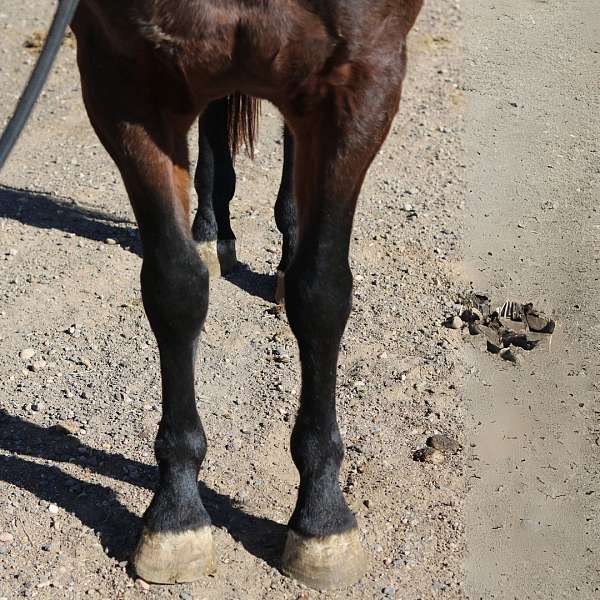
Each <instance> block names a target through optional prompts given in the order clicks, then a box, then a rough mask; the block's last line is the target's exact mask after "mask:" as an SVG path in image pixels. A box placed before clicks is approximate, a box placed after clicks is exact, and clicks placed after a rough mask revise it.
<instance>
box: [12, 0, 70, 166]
mask: <svg viewBox="0 0 600 600" xmlns="http://www.w3.org/2000/svg"><path fill="white" fill-rule="evenodd" d="M78 4H79V0H59V1H58V7H57V9H56V14H55V15H54V19H53V21H52V25H51V26H50V31H48V37H47V38H46V42H45V43H44V47H43V48H42V52H41V54H40V57H39V58H38V61H37V63H36V64H35V67H34V68H33V72H32V73H31V77H30V78H29V81H28V82H27V86H26V87H25V90H24V91H23V94H21V98H19V103H18V104H17V108H16V109H15V114H14V115H13V116H12V119H11V120H10V121H9V122H8V125H7V126H6V129H5V130H4V133H3V134H2V137H1V138H0V170H2V167H3V166H4V163H5V162H6V159H7V158H8V155H9V154H10V152H11V150H12V149H13V146H14V145H15V142H16V141H17V140H18V139H19V136H20V135H21V132H22V131H23V128H24V127H25V123H27V119H28V118H29V115H30V114H31V110H32V108H33V106H34V104H35V102H36V100H37V99H38V97H39V95H40V92H41V91H42V88H43V87H44V83H46V79H47V78H48V73H49V72H50V68H51V67H52V64H53V63H54V59H55V58H56V54H57V52H58V49H59V48H60V45H61V44H62V41H63V38H64V36H65V31H66V30H67V27H68V26H69V23H71V20H72V19H73V15H74V14H75V10H76V9H77V5H78Z"/></svg>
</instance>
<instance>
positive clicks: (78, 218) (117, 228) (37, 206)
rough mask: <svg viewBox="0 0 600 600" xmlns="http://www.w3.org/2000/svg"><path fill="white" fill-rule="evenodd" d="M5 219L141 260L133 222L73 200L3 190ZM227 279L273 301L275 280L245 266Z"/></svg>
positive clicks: (1, 212) (0, 200) (0, 189)
mask: <svg viewBox="0 0 600 600" xmlns="http://www.w3.org/2000/svg"><path fill="white" fill-rule="evenodd" d="M2 217H4V218H7V219H12V220H14V221H19V222H20V223H23V224H25V225H30V226H32V227H37V228H38V229H58V230H62V231H64V232H65V233H69V234H73V235H77V236H79V237H83V238H87V239H89V240H93V241H95V242H105V241H106V240H107V239H113V240H115V242H116V243H117V244H119V245H120V246H122V247H123V248H125V249H126V250H129V251H130V252H133V253H134V254H136V255H137V256H140V257H141V256H142V244H141V241H140V238H139V234H138V230H137V227H136V225H135V223H134V222H133V221H131V220H129V219H125V218H120V217H115V216H114V215H110V214H107V213H105V212H102V211H100V210H97V209H95V208H92V207H89V206H83V205H81V204H77V203H76V202H74V201H73V200H68V199H64V198H57V197H55V196H51V195H48V194H43V193H37V192H31V191H28V190H21V189H18V188H10V187H4V186H0V218H2ZM226 279H227V280H228V281H230V282H231V283H232V284H233V285H235V286H237V287H239V288H240V289H242V290H244V291H245V292H246V293H248V294H250V295H252V296H257V297H259V298H261V299H262V300H266V301H267V302H271V301H272V300H273V297H274V290H275V280H274V278H273V277H271V276H270V275H266V274H263V273H257V272H255V271H253V270H252V269H250V268H249V267H248V265H246V264H243V263H240V265H239V267H238V268H237V269H236V270H235V271H233V272H232V273H230V274H229V275H227V277H226Z"/></svg>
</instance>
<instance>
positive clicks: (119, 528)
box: [0, 410, 286, 568]
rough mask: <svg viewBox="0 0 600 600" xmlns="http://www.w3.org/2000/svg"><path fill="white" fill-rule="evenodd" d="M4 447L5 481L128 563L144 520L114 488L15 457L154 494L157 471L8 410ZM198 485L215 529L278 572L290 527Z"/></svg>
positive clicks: (0, 436) (0, 460) (1, 473)
mask: <svg viewBox="0 0 600 600" xmlns="http://www.w3.org/2000/svg"><path fill="white" fill-rule="evenodd" d="M0 448H2V449H3V450H5V451H7V452H10V453H11V454H12V456H6V455H0V479H1V480H3V481H5V482H7V483H9V484H12V485H15V486H17V487H19V488H21V489H25V490H28V491H29V492H31V493H32V494H35V495H36V496H37V497H38V498H41V499H43V500H46V501H48V502H50V503H53V504H56V505H58V506H61V507H63V508H64V509H65V510H66V511H67V512H69V513H71V514H73V515H75V516H76V517H77V518H78V519H79V520H80V521H81V522H82V523H84V524H85V525H87V526H88V527H90V528H91V529H92V530H93V531H95V532H97V533H98V535H99V538H100V541H101V543H102V546H103V547H104V548H105V549H106V551H107V554H108V555H109V556H111V557H113V558H115V559H116V560H119V561H122V560H126V559H128V558H129V556H130V554H131V552H132V550H133V544H134V542H135V541H136V539H137V537H138V535H139V532H140V529H141V518H140V517H139V516H137V515H134V514H133V513H132V512H130V511H129V509H127V508H126V507H125V506H123V504H121V503H120V502H119V500H118V499H117V497H116V494H115V492H114V491H113V490H112V489H111V488H109V487H105V486H104V485H101V484H99V483H91V482H85V481H81V480H80V479H77V478H75V477H73V476H71V475H69V474H67V473H65V472H64V471H62V470H61V469H60V468H59V467H57V466H55V465H44V464H40V463H37V462H33V461H31V460H26V459H24V458H22V457H19V456H16V455H17V454H20V455H27V456H32V457H36V458H41V459H45V460H50V461H53V462H55V463H60V462H64V463H66V462H70V463H73V464H76V465H79V466H81V467H84V468H87V469H90V470H92V471H94V472H96V473H98V474H101V475H105V476H107V477H111V478H113V479H117V480H120V481H124V482H126V483H129V484H132V485H137V486H141V487H144V488H147V489H153V487H154V483H155V482H156V481H157V479H158V470H157V469H156V467H154V466H150V465H147V464H144V463H140V462H138V461H135V460H131V459H128V458H125V457H124V456H123V455H122V454H115V453H111V452H105V451H103V450H99V449H97V448H93V447H91V446H88V445H85V444H83V443H82V442H81V441H80V440H79V439H77V438H75V437H73V436H68V435H65V434H63V433H61V432H59V431H56V430H54V429H47V428H44V427H40V426H39V425H36V424H34V423H31V422H29V421H26V420H24V419H21V418H20V417H17V416H14V415H10V414H9V413H7V412H6V411H5V410H0ZM199 485H200V494H201V496H202V501H203V502H204V505H205V507H206V509H207V510H208V512H209V514H210V516H211V519H212V522H213V524H214V525H215V526H217V527H224V528H225V529H226V530H227V531H228V532H229V534H230V535H231V536H232V537H233V539H235V540H236V541H238V542H240V543H241V544H242V545H243V546H244V548H246V550H247V551H248V552H250V553H251V554H253V555H254V556H256V557H257V558H260V559H262V560H264V561H265V562H266V563H268V564H269V565H271V566H272V567H275V568H277V567H278V566H279V557H280V556H281V552H282V549H283V543H284V537H285V531H286V527H285V526H284V525H281V524H279V523H276V522H275V521H272V520H270V519H266V518H263V517H257V516H254V515H251V514H248V513H246V512H244V511H243V510H241V509H240V508H238V507H236V506H234V505H233V504H232V502H231V500H230V498H229V497H227V496H225V495H223V494H219V493H218V492H216V491H215V490H212V489H211V488H209V487H207V486H206V485H204V484H202V483H200V484H199Z"/></svg>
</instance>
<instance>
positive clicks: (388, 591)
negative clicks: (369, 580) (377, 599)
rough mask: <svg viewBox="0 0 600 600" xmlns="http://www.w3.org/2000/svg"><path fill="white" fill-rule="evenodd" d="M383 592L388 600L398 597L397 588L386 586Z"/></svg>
mask: <svg viewBox="0 0 600 600" xmlns="http://www.w3.org/2000/svg"><path fill="white" fill-rule="evenodd" d="M381 591H382V593H383V595H384V596H385V597H386V598H395V597H396V588H393V587H392V586H391V585H386V586H385V587H384V588H383V589H382V590H381Z"/></svg>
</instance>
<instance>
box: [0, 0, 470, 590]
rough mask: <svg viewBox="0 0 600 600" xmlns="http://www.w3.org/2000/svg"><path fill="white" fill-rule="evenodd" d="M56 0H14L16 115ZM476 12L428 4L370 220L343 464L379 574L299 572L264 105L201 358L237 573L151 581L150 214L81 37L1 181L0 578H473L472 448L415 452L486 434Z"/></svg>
mask: <svg viewBox="0 0 600 600" xmlns="http://www.w3.org/2000/svg"><path fill="white" fill-rule="evenodd" d="M53 5H54V3H53V2H51V1H50V0H38V1H37V2H34V1H33V0H19V1H18V2H17V0H4V2H3V3H2V7H1V9H0V39H1V40H2V42H1V45H0V57H1V58H2V60H1V61H0V65H1V66H0V107H1V108H0V119H3V120H4V119H6V118H7V117H8V114H9V113H10V111H11V110H12V107H13V106H14V103H15V101H16V98H17V96H18V94H19V92H20V90H21V89H22V86H23V84H24V82H25V80H26V78H27V74H28V72H29V70H30V68H31V66H32V64H33V62H34V60H35V49H32V48H26V47H24V43H25V42H26V40H27V39H28V38H30V36H31V35H32V34H34V32H36V31H39V30H42V29H43V28H44V27H45V26H46V25H47V23H48V22H49V19H50V15H51V12H52V9H53ZM33 15H35V16H33ZM460 23H461V16H460V10H459V7H458V5H457V3H456V2H452V1H449V0H440V1H438V2H431V3H429V5H428V6H427V7H426V9H425V10H424V12H423V14H422V15H421V17H420V19H419V22H418V26H417V28H416V29H415V30H414V32H413V34H412V37H411V40H410V49H411V52H410V56H411V60H410V68H409V74H408V78H407V82H406V86H405V94H404V101H403V104H402V107H401V113H400V114H399V116H398V118H397V120H396V122H395V125H394V127H393V130H392V132H391V134H390V137H389V139H388V141H387V143H386V145H385V146H384V148H383V149H382V151H381V153H380V154H379V156H378V158H377V159H376V161H375V163H374V165H373V168H372V170H371V172H370V175H369V178H368V180H367V182H366V184H365V186H364V189H363V194H362V200H361V204H360V207H359V210H358V214H357V218H356V225H355V232H354V237H353V246H352V259H351V261H352V267H353V271H354V274H355V293H354V309H353V312H352V315H351V318H350V322H349V325H348V329H347V333H346V336H345V338H344V342H343V347H342V354H341V360H340V366H339V391H338V399H339V400H338V401H339V409H340V410H339V413H340V424H341V429H342V432H343V434H344V437H345V441H346V460H345V463H344V469H343V474H342V482H343V485H344V487H345V490H346V493H347V496H348V498H349V500H350V502H351V504H352V506H353V507H354V509H355V510H356V511H357V513H358V517H359V523H360V526H361V529H362V531H363V532H364V537H365V545H366V547H367V549H368V550H369V553H370V555H371V557H372V563H371V567H370V569H369V573H368V575H367V576H366V577H365V578H364V580H363V581H362V582H361V583H360V584H358V585H357V586H355V587H354V588H352V589H350V590H347V591H343V592H330V593H317V592H313V591H310V592H308V591H306V590H303V589H302V588H301V587H300V586H298V585H297V584H296V583H294V582H293V581H291V580H289V579H287V578H285V577H283V576H282V575H281V574H280V573H279V571H278V570H277V565H278V558H279V556H280V552H281V546H282V541H283V536H284V532H285V528H284V525H285V523H286V522H287V519H288V518H289V515H290V514H291V510H292V507H293V503H294V499H295V495H296V486H297V473H296V471H295V469H294V467H293V464H292V462H291V459H290V456H289V435H290V430H291V427H292V423H293V420H294V411H295V407H296V405H297V394H298V378H299V369H298V361H297V350H296V346H295V342H294V340H293V337H292V336H291V334H290V331H289V327H288V325H287V323H286V321H285V317H284V316H283V317H282V318H278V317H277V316H274V315H273V314H271V313H270V312H269V309H270V308H271V307H272V303H271V297H272V293H273V285H274V283H273V277H272V274H273V272H274V269H275V268H276V266H277V262H278V248H279V243H280V241H279V234H278V232H277V230H276V228H275V224H274V219H273V204H274V199H275V195H276V189H277V184H278V181H279V176H280V170H281V156H282V145H281V142H280V126H281V125H280V118H279V116H278V115H277V113H276V111H275V110H274V109H273V108H272V107H270V106H266V105H265V106H264V110H263V119H262V123H261V140H260V143H259V145H258V151H257V158H256V160H255V162H254V163H250V162H249V161H248V160H246V159H244V158H240V160H239V161H238V173H239V176H240V177H239V187H238V191H237V194H236V198H235V200H234V204H233V214H234V221H233V227H234V229H235V230H236V231H237V233H238V240H239V242H238V244H239V247H238V254H239V255H240V258H241V260H242V261H243V262H244V263H245V266H244V267H243V268H241V269H239V270H238V271H237V272H236V273H234V274H232V275H231V276H229V277H228V278H225V279H221V280H219V281H215V282H213V283H212V284H211V308H210V312H209V317H208V321H207V327H206V329H207V331H206V335H205V336H204V338H203V341H202V344H201V350H200V357H199V361H198V363H199V364H198V374H197V384H198V406H199V409H200V412H201V415H202V418H203V420H204V425H205V429H206V431H207V435H208V439H209V452H208V455H207V459H206V461H205V463H204V466H203V468H202V471H201V479H202V482H203V483H202V484H201V485H202V493H203V497H204V499H205V502H206V505H207V508H208V510H209V512H210V513H211V515H212V517H213V522H214V525H215V534H216V542H217V548H218V553H219V570H218V574H217V575H216V576H215V577H212V578H205V579H203V580H201V581H199V582H196V583H194V584H190V585H185V586H170V587H160V586H152V587H150V586H146V585H145V584H142V583H141V582H136V581H135V579H133V578H132V577H131V574H130V573H129V572H128V570H127V562H126V561H127V558H128V555H129V553H130V551H131V549H132V546H133V544H134V542H135V540H136V536H137V534H138V531H139V526H140V516H141V515H142V513H143V511H144V509H145V508H146V506H147V504H148V502H149V500H150V497H151V490H152V488H153V486H154V484H155V481H156V469H155V466H154V459H153V452H152V444H153V439H154V435H155V432H156V427H157V423H158V420H159V415H160V405H159V390H160V382H159V372H158V364H157V352H156V348H155V343H154V340H153V338H152V335H151V333H150V330H149V327H148V325H147V322H146V318H145V316H144V314H143V310H142V307H141V300H140V289H139V278H138V273H139V269H140V263H141V260H140V256H139V252H140V245H139V241H138V234H137V230H136V227H135V224H134V222H133V220H132V214H131V211H130V209H129V205H128V202H127V199H126V196H125V193H124V190H123V187H122V184H121V181H120V178H119V176H118V173H117V171H116V169H115V167H114V166H113V164H112V163H111V162H110V160H109V158H108V157H107V155H106V153H105V152H104V150H103V149H102V147H101V146H100V144H99V142H98V141H97V139H96V137H95V135H94V134H93V132H92V130H91V128H90V126H89V124H88V121H87V117H86V115H85V112H84V110H83V106H82V102H81V98H80V89H79V81H78V74H77V70H76V67H75V51H74V49H73V47H72V45H71V44H66V45H65V46H64V47H63V49H62V51H61V53H60V55H59V59H58V61H57V64H56V67H55V69H54V71H53V74H52V76H51V78H50V81H49V83H48V85H47V86H46V88H45V92H44V95H43V97H42V99H41V101H40V102H39V104H38V106H37V108H36V110H35V113H34V116H33V118H32V120H31V121H30V124H29V126H28V128H27V130H26V132H25V134H24V135H23V137H22V139H21V141H20V142H19V145H18V148H17V149H16V151H15V153H14V154H13V156H12V158H11V160H10V162H9V164H8V166H7V168H6V169H5V171H4V172H3V173H2V186H3V187H2V188H0V271H1V276H0V342H1V346H2V352H1V353H0V405H1V409H0V410H1V412H0V597H3V598H13V597H21V596H23V597H31V598H81V597H91V598H94V597H97V598H108V597H113V598H136V597H157V598H169V597H174V598H181V599H182V600H185V599H189V598H198V599H200V598H215V599H225V600H229V599H232V600H233V599H234V598H240V599H241V598H277V599H279V598H291V599H295V598H303V599H306V598H309V597H310V598H311V599H312V598H355V599H363V598H387V599H389V598H394V597H395V598H402V599H405V600H408V599H411V600H416V599H417V598H423V599H424V598H438V597H443V598H448V599H451V598H461V597H463V591H462V581H463V573H462V566H461V564H462V558H463V553H464V527H463V518H462V508H463V501H464V493H465V490H464V478H463V465H462V455H461V453H457V454H455V455H453V454H449V453H448V454H447V456H446V460H445V462H444V463H443V464H431V463H420V462H415V461H414V460H413V452H414V451H415V450H417V449H419V448H422V447H423V446H424V445H425V440H426V439H427V437H428V436H429V435H431V434H434V433H445V434H449V435H450V436H451V437H452V438H455V439H457V440H458V441H459V442H461V443H464V438H463V427H462V422H463V414H462V411H463V403H462V398H461V393H460V391H459V388H460V382H461V380H462V366H461V365H462V359H461V345H462V341H461V334H460V332H458V331H454V330H451V329H447V328H445V327H443V326H442V322H443V320H444V319H445V317H446V316H447V315H449V314H452V313H455V312H456V310H457V307H456V306H455V303H457V302H459V300H460V297H461V289H460V288H461V285H462V284H461V283H460V279H459V278H458V277H457V276H456V273H457V272H458V271H459V270H460V267H459V239H460V229H461V223H462V220H463V219H462V213H463V208H464V207H463V198H464V193H463V177H464V166H465V165H464V161H463V158H462V148H461V137H460V136H461V130H462V127H463V121H462V110H463V108H462V107H463V90H462V86H461V80H460V78H461V72H462V65H461V61H462V59H461V48H460V39H459V30H460ZM1 122H2V121H0V123H1ZM191 143H192V144H193V143H194V141H193V140H192V141H191ZM32 352H33V354H32ZM285 357H287V358H285ZM288 358H289V360H288ZM59 423H63V428H64V427H67V428H68V429H69V431H70V432H71V433H70V434H67V433H65V432H64V431H61V430H57V429H56V426H57V424H59Z"/></svg>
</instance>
